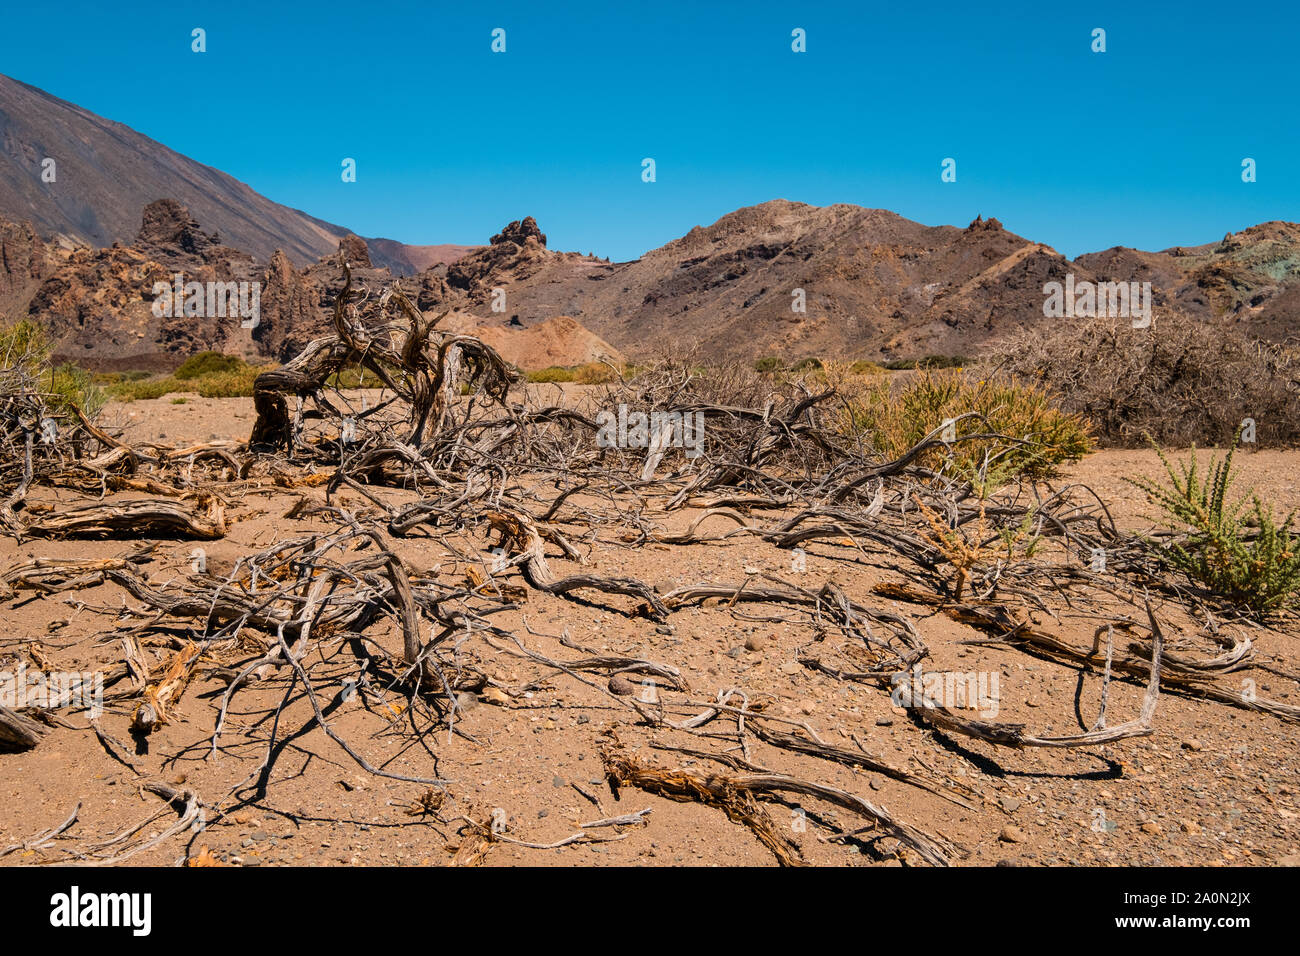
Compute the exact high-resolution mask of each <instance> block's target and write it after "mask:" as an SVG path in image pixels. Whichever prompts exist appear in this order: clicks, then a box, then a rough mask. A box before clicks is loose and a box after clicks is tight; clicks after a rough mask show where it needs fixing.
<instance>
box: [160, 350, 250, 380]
mask: <svg viewBox="0 0 1300 956" xmlns="http://www.w3.org/2000/svg"><path fill="white" fill-rule="evenodd" d="M245 368H248V364H247V363H246V362H245V361H244V360H243V359H241V358H237V357H236V356H234V355H222V354H221V353H220V352H197V353H195V354H194V355H191V356H190V357H189V358H187V359H186V360H185V361H184V362H182V363H181V367H180V368H178V369H177V370H176V371H175V372H173V373H172V375H173V376H174V377H176V378H178V379H180V380H181V381H182V382H185V381H188V380H190V379H192V378H199V377H200V376H203V375H215V374H221V373H225V372H238V371H240V370H241V369H245Z"/></svg>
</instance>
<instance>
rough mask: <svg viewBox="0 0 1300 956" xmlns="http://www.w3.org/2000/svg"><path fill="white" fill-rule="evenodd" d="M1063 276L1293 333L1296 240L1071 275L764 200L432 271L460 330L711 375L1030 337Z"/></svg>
mask: <svg viewBox="0 0 1300 956" xmlns="http://www.w3.org/2000/svg"><path fill="white" fill-rule="evenodd" d="M435 271H437V272H439V273H440V274H444V273H443V270H441V268H439V269H436V270H435ZM1068 274H1072V275H1073V276H1074V278H1075V280H1076V281H1077V282H1087V281H1117V282H1118V281H1123V282H1133V281H1139V282H1144V281H1150V282H1152V286H1153V289H1152V292H1153V302H1154V308H1155V313H1156V315H1157V316H1158V315H1159V313H1160V311H1161V310H1162V309H1170V308H1174V309H1179V310H1181V311H1185V312H1187V313H1189V314H1192V315H1195V316H1198V317H1201V318H1204V319H1207V320H1211V319H1212V320H1215V321H1221V322H1224V323H1227V324H1242V325H1244V326H1246V327H1247V330H1248V331H1250V332H1251V333H1253V334H1255V335H1257V336H1259V337H1262V338H1268V339H1271V340H1276V341H1284V340H1287V339H1289V338H1291V337H1292V336H1294V335H1295V334H1296V332H1297V331H1300V327H1298V326H1297V317H1300V226H1298V225H1296V224H1294V223H1266V224H1264V225H1261V226H1255V227H1252V228H1250V229H1247V230H1245V231H1243V232H1241V233H1237V234H1235V235H1230V236H1228V237H1226V238H1225V239H1224V240H1223V241H1222V242H1220V243H1214V244H1210V245H1205V246H1198V247H1194V248H1176V249H1170V250H1166V251H1164V252H1158V253H1146V252H1138V251H1135V250H1131V249H1123V248H1116V249H1111V250H1108V251H1107V252H1103V253H1094V254H1091V255H1086V256H1081V257H1079V258H1078V259H1076V260H1074V261H1073V262H1072V261H1070V260H1068V259H1066V258H1065V257H1064V256H1062V255H1061V254H1060V253H1058V252H1056V251H1055V250H1053V249H1052V248H1051V247H1049V246H1046V245H1043V244H1041V243H1038V242H1034V241H1032V240H1029V239H1025V238H1023V237H1021V236H1018V235H1015V234H1014V233H1012V232H1009V231H1007V230H1006V229H1004V228H1003V227H1002V224H1001V223H999V222H998V221H997V220H996V219H984V218H982V217H980V218H977V219H976V220H975V221H974V222H972V223H971V224H970V225H969V226H967V227H966V228H965V229H960V228H956V227H953V226H924V225H922V224H920V223H917V222H912V221H911V220H908V219H904V218H902V217H901V216H898V215H896V214H894V213H892V212H887V211H884V210H880V209H865V208H862V207H859V206H850V205H834V206H826V207H816V206H808V205H805V204H803V203H796V202H789V201H786V200H773V201H771V202H766V203H763V204H761V205H758V206H751V207H746V208H743V209H739V210H737V211H735V212H733V213H729V214H728V215H726V216H723V217H722V218H721V219H719V220H718V221H717V222H715V223H713V224H712V225H711V226H707V227H702V226H696V227H695V228H694V229H692V230H690V231H689V232H688V233H687V234H686V235H684V236H683V237H682V238H680V239H677V240H674V241H672V242H670V243H668V244H667V245H664V246H661V247H660V248H658V249H654V250H652V251H651V252H648V253H646V255H645V256H643V257H642V258H640V259H637V260H635V261H633V262H623V263H610V262H607V261H604V260H601V259H595V258H592V257H590V256H581V255H578V254H576V253H562V252H554V251H552V250H550V249H548V248H547V247H546V237H545V236H544V235H542V234H541V232H540V230H539V229H538V228H537V225H536V223H534V222H533V221H532V220H531V219H527V220H524V221H523V223H522V224H521V223H513V224H512V225H511V226H510V227H508V228H507V229H506V230H505V231H504V232H503V233H502V234H501V235H498V236H495V237H493V239H492V240H491V242H490V244H489V245H488V246H485V247H482V248H480V249H477V250H475V251H473V252H471V253H469V254H467V255H466V256H464V257H463V258H461V259H459V260H458V261H457V262H456V263H454V264H453V265H451V266H450V267H447V268H446V269H445V277H446V281H447V284H448V286H449V293H448V296H447V302H448V303H454V304H456V305H457V306H458V307H462V308H465V309H466V310H468V311H471V312H473V313H474V314H476V315H480V316H483V317H485V318H487V317H490V316H492V315H493V314H494V308H495V309H497V310H499V309H500V306H501V305H502V303H503V302H504V305H505V312H504V314H505V315H507V316H509V317H510V318H511V319H512V320H513V321H516V322H518V323H521V324H524V325H528V324H529V323H532V322H536V321H541V320H543V319H546V318H548V317H550V316H553V315H569V316H573V317H574V318H576V319H577V320H578V321H580V322H582V323H583V324H584V325H585V326H586V327H588V328H589V329H591V330H592V331H593V332H595V333H596V334H597V335H599V336H601V337H602V338H604V339H605V340H607V341H608V342H610V343H612V344H613V345H614V346H616V347H617V348H619V349H621V350H622V351H623V352H625V353H626V354H628V355H629V356H631V357H633V358H644V357H647V356H650V355H653V354H655V353H657V352H663V351H665V350H672V351H677V352H680V351H682V350H683V349H687V350H692V349H693V350H696V351H698V353H699V354H700V355H701V356H705V357H709V358H714V359H716V358H744V359H752V358H757V357H761V356H764V355H776V356H780V357H782V358H801V357H805V356H817V357H821V358H828V357H829V358H836V357H842V358H848V357H851V358H891V357H905V358H914V357H920V356H924V355H972V354H975V353H977V352H978V351H979V349H980V347H981V345H982V344H983V343H984V342H986V341H988V340H989V339H992V338H996V337H998V336H1000V335H1002V334H1003V333H1005V332H1008V331H1010V330H1012V329H1015V328H1017V327H1019V326H1022V325H1024V324H1029V323H1035V322H1038V321H1042V320H1043V305H1044V290H1043V287H1044V285H1045V284H1046V283H1048V282H1052V281H1056V282H1063V281H1064V280H1065V277H1066V276H1067V275H1068ZM494 290H500V292H496V291H494ZM431 304H432V303H431Z"/></svg>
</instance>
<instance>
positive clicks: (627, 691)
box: [609, 674, 636, 697]
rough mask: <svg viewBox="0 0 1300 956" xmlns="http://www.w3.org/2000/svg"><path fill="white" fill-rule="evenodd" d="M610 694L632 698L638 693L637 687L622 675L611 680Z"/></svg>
mask: <svg viewBox="0 0 1300 956" xmlns="http://www.w3.org/2000/svg"><path fill="white" fill-rule="evenodd" d="M609 692H610V693H611V694H617V695H618V696H619V697H631V696H632V695H633V694H635V693H636V685H635V684H633V683H632V682H631V681H630V680H628V679H627V678H626V677H623V676H622V675H621V674H615V675H614V676H613V677H611V678H610V679H609Z"/></svg>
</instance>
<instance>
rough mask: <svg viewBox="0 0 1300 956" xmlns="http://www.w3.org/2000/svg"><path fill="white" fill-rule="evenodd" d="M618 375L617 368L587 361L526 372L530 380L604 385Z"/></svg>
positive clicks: (615, 378) (615, 379)
mask: <svg viewBox="0 0 1300 956" xmlns="http://www.w3.org/2000/svg"><path fill="white" fill-rule="evenodd" d="M618 377H619V372H618V369H616V368H613V367H611V366H609V365H606V364H605V363H604V362H588V363H587V364H586V365H568V366H564V365H552V366H551V367H550V368H543V369H538V370H536V371H533V372H528V373H527V378H528V381H530V382H538V383H546V382H575V383H577V384H579V385H604V384H605V383H607V382H614V381H617V380H618Z"/></svg>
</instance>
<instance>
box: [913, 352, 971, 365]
mask: <svg viewBox="0 0 1300 956" xmlns="http://www.w3.org/2000/svg"><path fill="white" fill-rule="evenodd" d="M966 365H967V359H966V357H965V356H964V355H927V356H926V357H925V358H923V359H920V360H919V361H918V362H917V363H916V367H917V368H964V367H965V366H966Z"/></svg>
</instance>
